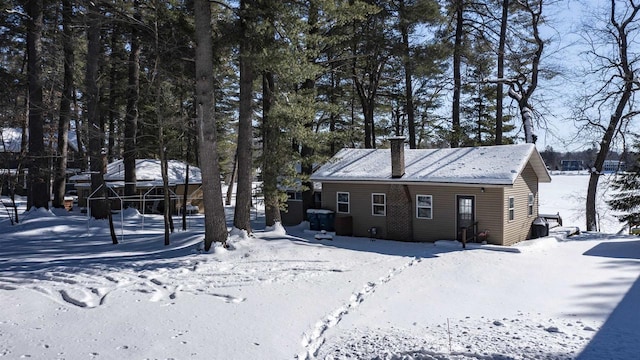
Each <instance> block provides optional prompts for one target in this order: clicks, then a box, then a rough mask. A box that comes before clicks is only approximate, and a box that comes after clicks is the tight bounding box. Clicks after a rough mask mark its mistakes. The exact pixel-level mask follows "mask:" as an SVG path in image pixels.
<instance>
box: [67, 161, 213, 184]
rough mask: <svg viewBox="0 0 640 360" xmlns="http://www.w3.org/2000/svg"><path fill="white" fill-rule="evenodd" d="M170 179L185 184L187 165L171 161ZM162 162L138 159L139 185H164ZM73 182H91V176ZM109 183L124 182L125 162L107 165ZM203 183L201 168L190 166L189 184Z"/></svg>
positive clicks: (83, 175) (106, 177) (79, 175)
mask: <svg viewBox="0 0 640 360" xmlns="http://www.w3.org/2000/svg"><path fill="white" fill-rule="evenodd" d="M167 164H168V171H167V173H168V177H169V183H170V184H175V185H182V184H185V182H186V181H185V180H186V179H185V175H186V171H187V163H185V162H183V161H179V160H169V161H167ZM161 169H162V167H161V164H160V160H156V159H136V180H137V182H138V184H146V185H150V184H162V172H161ZM69 180H71V181H73V182H88V181H90V180H91V174H88V173H82V174H78V175H74V176H72V177H70V178H69ZM104 180H105V181H107V182H124V162H123V160H116V161H114V162H112V163H110V164H109V165H107V172H106V174H105V175H104ZM200 183H202V173H201V172H200V168H198V167H195V166H189V184H200Z"/></svg>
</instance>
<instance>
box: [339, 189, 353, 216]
mask: <svg viewBox="0 0 640 360" xmlns="http://www.w3.org/2000/svg"><path fill="white" fill-rule="evenodd" d="M349 208H350V206H349V193H348V192H338V193H336V210H337V211H336V212H339V213H343V214H348V213H349V211H350V209H349Z"/></svg>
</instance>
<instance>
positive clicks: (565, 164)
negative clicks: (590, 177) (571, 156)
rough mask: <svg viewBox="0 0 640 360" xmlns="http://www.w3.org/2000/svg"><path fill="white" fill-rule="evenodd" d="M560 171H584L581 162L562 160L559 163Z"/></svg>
mask: <svg viewBox="0 0 640 360" xmlns="http://www.w3.org/2000/svg"><path fill="white" fill-rule="evenodd" d="M560 169H561V170H562V171H579V170H584V163H583V162H582V160H562V161H561V162H560Z"/></svg>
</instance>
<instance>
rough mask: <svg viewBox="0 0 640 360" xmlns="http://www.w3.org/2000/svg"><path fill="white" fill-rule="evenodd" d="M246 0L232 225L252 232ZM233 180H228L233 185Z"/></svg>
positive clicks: (251, 77)
mask: <svg viewBox="0 0 640 360" xmlns="http://www.w3.org/2000/svg"><path fill="white" fill-rule="evenodd" d="M250 3H253V1H249V0H241V1H240V17H241V19H240V36H241V40H240V104H239V109H238V143H237V150H236V154H237V169H238V170H237V172H238V184H237V187H236V205H235V211H234V214H233V226H234V227H236V228H238V229H241V230H245V231H246V232H247V233H251V231H252V230H251V191H252V186H251V182H252V177H253V176H252V169H253V125H252V114H253V106H252V101H253V81H254V80H255V72H254V68H253V63H252V59H253V57H252V53H253V48H252V46H251V37H250V34H249V33H248V31H249V30H248V29H247V23H248V22H249V21H252V20H253V19H252V18H248V15H247V12H246V10H247V5H249V4H250ZM232 185H233V184H230V186H232Z"/></svg>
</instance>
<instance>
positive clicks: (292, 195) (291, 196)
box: [287, 190, 302, 200]
mask: <svg viewBox="0 0 640 360" xmlns="http://www.w3.org/2000/svg"><path fill="white" fill-rule="evenodd" d="M287 200H302V193H301V192H299V191H291V190H289V191H287Z"/></svg>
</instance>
